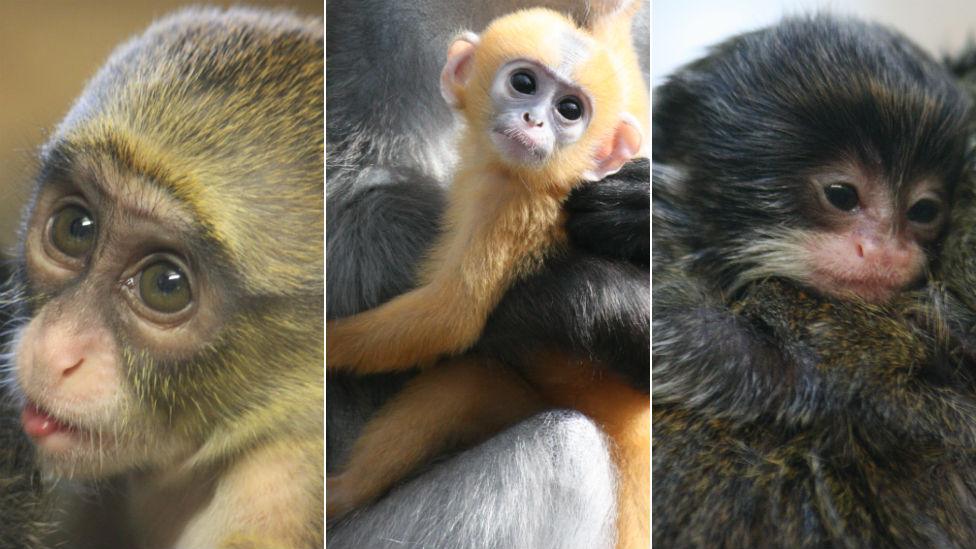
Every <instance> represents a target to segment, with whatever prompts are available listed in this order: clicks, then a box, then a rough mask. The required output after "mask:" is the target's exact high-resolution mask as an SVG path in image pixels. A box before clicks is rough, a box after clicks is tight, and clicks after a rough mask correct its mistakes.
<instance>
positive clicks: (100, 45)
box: [0, 0, 323, 253]
mask: <svg viewBox="0 0 976 549" xmlns="http://www.w3.org/2000/svg"><path fill="white" fill-rule="evenodd" d="M200 3H201V2H196V3H194V2H190V1H186V0H181V1H177V0H151V1H149V0H112V1H106V0H99V1H86V2H79V1H69V0H0V253H5V252H7V251H9V250H10V248H11V247H12V245H13V244H14V239H15V235H16V230H17V225H18V223H19V221H20V209H21V207H22V206H23V203H24V200H25V199H26V197H27V195H28V193H29V191H30V184H31V178H32V176H33V170H34V168H35V166H36V162H35V151H36V150H37V149H38V147H39V146H40V145H41V143H43V140H44V138H45V136H46V135H47V133H48V132H49V131H50V129H51V128H53V127H54V125H55V124H56V123H57V122H58V120H59V119H60V118H61V117H62V116H63V115H64V114H65V113H66V112H67V111H68V108H69V107H70V106H71V102H72V101H73V100H74V98H75V97H76V96H77V95H78V94H79V93H80V92H81V90H82V88H83V87H84V85H85V82H86V80H87V79H88V78H89V77H90V76H92V75H93V74H94V73H95V71H96V70H97V69H98V67H99V66H100V65H101V64H102V62H103V61H104V60H105V59H106V58H107V57H108V55H109V53H110V52H111V51H112V49H113V48H114V47H115V46H116V45H118V44H119V43H121V42H122V41H124V40H125V39H126V38H128V37H130V36H133V35H135V34H138V33H139V32H140V31H141V30H142V29H144V28H145V27H146V26H147V25H148V24H149V23H150V22H151V21H152V20H153V19H155V18H157V17H159V16H161V15H164V14H166V13H168V12H170V11H172V10H174V9H177V8H179V7H182V6H189V5H194V4H197V5H198V4H200ZM209 3H210V4H213V5H221V6H228V5H232V4H235V3H240V2H220V1H217V2H209ZM247 4H248V5H252V6H279V7H287V8H291V9H294V10H295V11H297V12H299V13H303V14H311V15H320V16H321V15H322V13H323V2H322V1H321V0H311V1H301V0H294V1H282V2H271V1H254V0H249V1H247Z"/></svg>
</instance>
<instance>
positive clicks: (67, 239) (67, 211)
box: [50, 206, 95, 257]
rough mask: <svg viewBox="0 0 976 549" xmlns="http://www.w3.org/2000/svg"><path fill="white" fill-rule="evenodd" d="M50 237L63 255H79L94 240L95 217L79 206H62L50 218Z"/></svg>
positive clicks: (83, 252) (83, 253)
mask: <svg viewBox="0 0 976 549" xmlns="http://www.w3.org/2000/svg"><path fill="white" fill-rule="evenodd" d="M50 239H51V243H52V244H54V247H55V248H57V249H58V250H60V251H61V252H62V253H64V254H65V255H67V256H69V257H81V256H83V255H85V254H87V253H88V250H90V249H91V247H92V244H93V243H94V242H95V219H94V218H93V217H92V215H91V214H90V213H88V210H86V209H84V208H82V207H80V206H67V207H65V208H62V209H61V210H60V211H58V213H56V214H54V217H53V218H52V220H51V229H50Z"/></svg>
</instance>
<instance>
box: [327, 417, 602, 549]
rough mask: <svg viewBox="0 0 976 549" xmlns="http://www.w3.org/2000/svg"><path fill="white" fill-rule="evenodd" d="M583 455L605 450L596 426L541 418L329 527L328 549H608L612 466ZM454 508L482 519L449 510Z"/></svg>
mask: <svg viewBox="0 0 976 549" xmlns="http://www.w3.org/2000/svg"><path fill="white" fill-rule="evenodd" d="M584 448H588V449H592V450H597V449H598V450H600V451H601V452H603V453H605V452H606V451H607V448H606V440H605V438H604V435H603V433H602V432H601V431H600V430H599V429H598V428H597V427H596V426H595V425H593V423H592V422H590V421H589V420H587V419H586V418H584V417H582V416H580V415H579V414H576V413H571V412H566V411H554V412H546V413H543V414H539V415H537V416H535V417H533V418H531V419H529V420H527V421H525V422H523V423H521V424H519V425H518V426H516V427H514V428H512V429H509V430H508V431H505V432H504V433H502V434H500V435H498V436H496V437H495V438H494V439H492V440H491V441H489V442H487V443H485V444H483V445H482V446H478V447H475V448H472V449H470V450H468V451H466V452H463V453H461V454H459V455H457V456H455V457H453V458H452V459H450V460H448V461H445V462H442V463H440V464H438V465H436V466H435V467H433V468H431V469H430V470H428V471H426V472H425V473H424V474H423V475H421V476H420V477H418V478H416V479H415V480H414V481H413V482H410V483H408V484H406V485H403V486H401V487H400V488H398V489H396V490H394V491H393V492H392V493H391V494H390V495H389V496H388V497H387V498H386V499H384V500H382V501H381V502H379V503H378V504H376V505H374V506H373V507H370V508H367V509H365V510H363V511H361V512H359V513H357V514H355V515H353V516H352V517H351V518H350V520H349V521H348V522H344V523H341V524H338V525H336V526H334V527H333V528H331V529H330V530H329V547H350V548H352V547H369V548H370V549H383V548H390V549H393V548H427V547H431V548H433V547H436V548H444V549H451V548H458V549H460V548H467V547H479V548H492V549H495V548H497V549H509V548H512V547H531V548H533V549H550V548H551V549H562V548H567V547H578V548H581V549H582V548H586V549H600V548H610V547H612V546H613V543H612V539H613V536H612V534H613V526H614V522H613V517H614V515H613V507H614V495H615V490H614V486H613V484H612V483H610V482H607V479H608V478H612V476H613V470H612V466H611V464H610V462H608V461H607V460H606V459H605V458H602V459H595V460H594V459H591V458H590V455H589V452H586V451H580V449H584ZM594 453H596V452H594ZM570 479H571V481H568V480H570ZM404 505H410V506H409V507H404ZM458 508H467V509H470V511H471V512H478V513H480V520H456V519H458V518H463V516H460V515H455V514H453V513H450V512H447V513H446V512H445V511H449V510H451V509H458ZM601 510H602V515H595V516H594V515H593V514H592V513H594V512H600V511H601Z"/></svg>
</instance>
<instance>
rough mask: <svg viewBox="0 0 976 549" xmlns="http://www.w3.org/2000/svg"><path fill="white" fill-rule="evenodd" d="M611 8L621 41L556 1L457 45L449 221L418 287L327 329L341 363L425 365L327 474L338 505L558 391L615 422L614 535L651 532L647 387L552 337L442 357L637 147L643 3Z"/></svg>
mask: <svg viewBox="0 0 976 549" xmlns="http://www.w3.org/2000/svg"><path fill="white" fill-rule="evenodd" d="M633 11H636V10H633ZM608 17H609V16H608ZM613 17H617V18H618V21H617V23H618V24H622V25H624V26H626V28H627V29H628V30H627V31H626V32H625V33H624V36H625V37H626V40H627V42H626V46H623V45H622V44H621V43H620V41H619V40H615V41H613V42H614V43H609V42H608V41H607V40H604V38H605V36H604V34H605V35H606V36H609V35H610V34H612V32H611V31H610V29H611V27H612V26H611V25H609V24H602V25H601V24H599V23H598V24H596V25H594V26H593V28H592V29H591V30H586V29H581V28H580V27H578V26H576V25H575V24H574V23H573V22H572V21H571V20H569V19H568V18H566V17H564V16H562V15H559V14H557V13H556V12H553V11H549V10H545V9H534V10H526V11H521V12H516V13H514V14H511V15H508V16H505V17H502V18H499V19H497V20H495V21H494V22H492V24H490V25H489V26H488V28H487V29H485V31H484V32H483V33H482V35H481V36H480V37H479V36H476V35H474V34H471V33H465V34H464V35H462V36H461V37H460V38H459V39H458V40H456V41H455V42H454V43H453V44H452V45H451V46H450V48H449V50H448V60H447V63H446V64H445V66H444V69H443V71H442V74H441V91H442V94H443V95H444V98H445V99H446V100H447V101H448V103H450V104H451V105H452V106H453V107H454V108H456V109H457V110H458V111H459V112H460V113H461V114H462V115H463V117H464V120H465V122H466V129H465V133H464V135H463V136H462V139H461V142H460V157H461V162H460V164H459V168H458V171H457V173H456V175H455V178H454V182H453V185H452V187H451V190H450V201H449V206H448V210H447V219H446V228H445V230H444V232H443V234H442V236H441V238H440V240H439V241H438V243H437V245H436V246H435V247H434V249H433V250H432V251H431V253H430V255H429V257H428V259H427V261H426V263H425V265H424V268H423V270H422V274H421V281H420V285H419V286H418V287H417V288H416V289H414V290H413V291H410V292H408V293H406V294H403V295H401V296H399V297H397V298H395V299H393V300H391V301H389V302H387V303H386V304H384V305H382V306H380V307H377V308H375V309H372V310H369V311H366V312H364V313H361V314H358V315H355V316H352V317H349V318H344V319H340V320H337V321H334V322H331V323H329V324H328V325H327V332H326V360H327V367H328V368H329V369H330V370H336V369H347V370H350V371H353V372H356V373H361V374H367V373H374V372H382V371H392V370H402V369H407V368H412V367H416V366H418V365H419V366H429V367H428V368H426V369H425V370H424V371H423V372H422V373H421V374H419V375H418V376H417V377H416V378H414V379H413V380H412V381H411V382H410V383H409V384H408V385H407V387H406V388H405V389H404V390H403V391H402V392H401V393H400V394H399V395H397V396H396V397H395V398H394V399H393V400H392V401H391V402H389V403H388V404H387V405H386V406H384V407H383V408H382V409H381V410H380V412H379V413H378V414H377V415H376V417H374V418H372V419H371V421H370V422H369V423H368V424H367V426H366V428H365V429H364V431H363V434H362V435H361V436H360V438H359V439H358V440H357V442H356V444H355V446H354V447H353V449H352V450H351V452H350V455H349V458H348V460H347V463H346V464H345V467H344V469H343V470H342V473H341V474H339V475H337V476H335V477H332V478H330V479H328V481H327V490H326V497H327V502H328V506H327V512H328V515H329V516H330V517H335V516H337V515H339V514H342V513H344V512H346V511H348V510H350V509H352V508H355V507H357V506H360V505H362V504H365V503H367V502H369V501H371V500H373V499H375V498H376V497H378V496H380V495H382V493H383V492H384V491H386V490H387V489H388V488H389V487H390V486H391V485H392V484H394V483H395V482H396V481H398V480H400V479H401V478H403V476H405V475H406V474H408V473H409V472H410V471H412V470H413V469H414V468H415V467H417V466H418V465H421V464H422V463H424V462H426V461H427V460H429V459H430V458H432V457H433V456H435V455H437V454H438V453H440V452H442V451H444V450H445V449H447V448H449V447H452V446H456V445H459V444H469V443H472V442H476V441H478V440H480V439H482V438H484V437H486V436H488V435H490V434H491V433H493V432H496V431H498V430H499V429H501V428H503V427H505V426H507V425H510V424H512V423H513V422H515V421H518V420H520V419H522V418H524V417H526V416H528V415H530V414H532V413H534V412H536V411H538V410H540V409H541V408H543V407H547V406H553V405H558V406H569V407H574V408H577V409H579V410H581V411H583V412H584V413H586V414H588V415H590V417H592V418H593V419H594V420H595V421H596V422H597V423H598V424H600V425H601V427H602V428H603V429H604V430H605V431H606V432H607V433H608V435H609V436H610V438H611V440H612V442H613V449H612V452H613V454H614V458H615V461H616V463H617V468H618V471H619V478H620V482H619V486H618V493H619V497H618V542H617V543H618V547H643V546H646V545H647V540H648V539H649V534H648V528H647V521H648V518H647V513H648V511H647V510H648V501H647V499H648V498H647V494H646V492H647V490H648V482H649V463H648V462H647V461H648V459H647V453H648V447H649V429H650V424H649V418H650V411H649V403H648V401H647V396H646V395H643V394H641V393H639V392H638V391H635V390H634V389H632V388H631V387H630V386H628V385H627V384H626V383H625V382H623V381H622V380H619V379H617V378H616V377H614V374H612V373H611V372H607V371H604V370H601V369H600V368H598V367H597V366H596V365H593V364H590V363H589V362H586V361H582V360H577V359H575V358H574V357H570V356H566V355H564V354H561V353H555V352H551V351H545V350H542V349H540V352H539V353H538V354H536V355H534V356H532V357H524V360H523V364H522V365H520V367H519V371H518V372H516V371H515V370H514V369H508V368H505V367H503V366H502V365H500V364H496V363H493V362H492V361H491V360H490V359H488V358H486V357H483V356H477V355H474V354H467V355H464V356H462V357H456V358H451V359H447V360H445V361H442V362H440V363H437V364H436V365H433V364H434V363H435V362H436V361H437V360H438V359H439V358H441V357H444V356H455V355H458V354H460V353H462V352H464V351H466V350H468V349H469V348H470V347H471V346H472V345H473V344H474V343H475V342H476V341H477V339H478V338H479V336H480V335H481V332H482V330H483V329H484V326H485V323H486V321H487V318H488V316H489V314H490V313H491V311H492V310H493V309H494V308H495V307H496V305H497V304H498V302H499V301H500V299H501V297H502V295H503V294H504V293H505V292H506V290H507V289H508V288H509V287H510V286H511V285H512V283H513V282H514V281H516V280H517V279H519V278H520V277H522V276H525V275H526V274H528V273H531V272H532V271H534V270H535V269H536V268H538V266H539V265H540V264H541V261H542V260H543V259H544V258H545V257H546V255H547V254H550V253H552V252H553V251H554V250H558V249H559V248H560V247H561V246H563V245H564V242H565V234H564V229H563V213H562V203H563V201H564V200H565V199H566V198H567V196H568V195H569V193H570V191H571V190H572V189H573V188H574V187H576V186H577V185H579V184H580V183H582V182H583V181H585V180H589V181H598V180H600V179H602V178H603V177H605V176H607V175H609V174H612V173H614V172H616V171H617V170H619V169H620V168H621V166H623V164H624V163H626V162H627V161H628V160H630V159H631V158H632V157H633V156H634V155H636V154H638V151H640V148H641V141H642V135H643V129H644V128H646V102H647V95H646V89H645V88H644V85H643V80H642V78H641V76H640V72H639V70H638V69H637V68H636V67H637V65H636V57H635V56H634V54H633V50H632V47H631V46H630V44H629V37H630V33H629V25H630V17H632V13H627V14H621V13H618V14H617V15H615V16H613ZM620 48H623V49H624V50H626V51H623V52H621V51H617V50H619V49H620ZM635 97H636V99H635ZM632 105H633V106H636V107H635V108H633V109H632V108H631V106H632ZM630 110H638V113H637V115H636V117H635V115H634V114H633V113H631V112H629V111H630ZM638 117H640V121H639V120H638Z"/></svg>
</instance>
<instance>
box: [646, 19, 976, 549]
mask: <svg viewBox="0 0 976 549" xmlns="http://www.w3.org/2000/svg"><path fill="white" fill-rule="evenodd" d="M658 97H659V99H658V101H659V102H658V103H657V104H656V105H655V109H656V110H655V130H654V131H655V161H656V164H655V167H654V169H655V173H654V198H655V203H654V208H655V211H654V229H655V252H654V253H655V257H654V260H655V263H654V273H655V279H654V280H655V282H654V305H655V309H654V328H655V332H654V333H655V340H654V373H653V382H654V395H653V396H654V399H655V400H654V427H655V439H654V487H655V493H654V503H653V507H654V517H655V519H654V521H655V524H654V541H655V542H657V543H659V544H661V545H664V546H668V547H711V546H723V545H729V546H760V547H762V546H770V547H821V546H834V545H836V546H845V547H929V546H944V547H965V546H968V545H969V544H970V543H971V540H972V539H973V535H974V532H976V520H974V517H973V514H972V508H973V507H972V502H973V501H974V499H973V494H976V477H974V475H973V473H972V471H973V470H974V469H973V460H972V457H971V456H972V449H973V448H974V443H976V399H974V394H976V392H974V385H973V376H972V374H971V368H972V366H973V364H974V360H973V359H974V355H973V354H972V351H971V347H970V350H969V351H967V350H966V346H967V343H966V341H967V339H966V336H965V335H964V334H966V333H967V332H968V333H969V334H970V336H969V337H971V333H972V330H973V327H974V326H976V323H974V322H973V321H972V318H973V316H972V310H971V309H969V308H968V307H966V306H964V305H960V301H962V302H963V303H969V304H970V306H971V304H972V298H971V296H972V292H973V289H972V287H971V283H972V280H973V278H972V277H973V275H972V273H973V272H976V271H974V266H976V264H974V261H973V257H974V252H973V248H972V247H971V246H970V247H969V248H967V247H966V246H963V245H960V244H961V243H962V242H966V241H970V242H971V238H972V234H973V228H974V227H976V211H974V210H973V209H972V208H973V206H972V203H971V202H966V201H964V200H962V199H961V197H964V196H965V195H966V194H967V193H968V194H971V193H972V190H971V189H972V185H973V184H974V183H973V180H972V179H971V174H970V172H969V171H968V170H966V169H965V162H964V160H965V151H966V142H967V137H968V134H967V124H968V119H969V118H968V117H969V110H968V109H969V103H970V102H969V100H968V99H967V98H966V97H965V95H964V94H963V93H962V92H961V90H960V89H959V88H958V87H957V85H956V84H955V82H953V80H952V79H951V77H950V76H949V75H948V73H947V72H946V71H945V70H944V68H943V67H941V66H940V65H939V64H937V63H936V62H934V61H933V60H931V59H930V58H929V57H928V56H927V55H925V54H924V53H923V52H921V51H920V50H919V49H918V48H917V47H915V46H914V45H913V44H911V43H910V42H909V41H908V40H906V39H905V38H904V37H902V36H900V35H898V34H896V33H894V32H892V31H890V30H888V29H886V28H883V27H880V26H876V25H870V24H865V23H861V22H857V21H852V20H838V19H833V18H828V17H815V18H805V19H791V20H787V21H785V22H783V23H781V24H779V25H777V26H774V27H771V28H768V29H764V30H761V31H757V32H755V33H750V34H746V35H742V36H739V37H736V38H734V39H732V40H730V41H728V42H726V43H724V44H722V45H720V46H718V47H716V48H715V49H714V50H713V51H712V53H711V54H710V55H709V56H707V57H706V58H704V59H702V60H700V61H698V62H695V63H693V64H691V65H689V66H688V67H686V68H685V69H682V70H681V71H679V72H678V73H677V74H676V75H675V76H674V77H672V79H671V80H670V81H669V82H668V83H666V84H665V85H664V86H662V88H661V90H660V94H659V96H658ZM659 123H660V124H661V125H660V126H658V124H659ZM659 151H660V153H661V154H660V156H658V152H659ZM723 193H724V197H722V199H721V201H720V200H719V199H720V195H722V194H723ZM954 201H955V202H957V204H955V205H954V206H953V210H952V211H951V212H950V208H949V205H950V204H953V202H954ZM950 215H951V216H952V217H951V219H952V228H951V229H950V230H951V233H950V238H949V240H948V241H947V242H946V247H945V248H944V249H943V248H942V247H941V246H940V244H941V243H942V240H943V236H944V233H945V230H946V227H947V226H948V225H949V223H948V220H949V219H950ZM723 234H727V236H723ZM716 239H717V240H716ZM940 250H941V251H942V253H941V255H940V254H939V252H940ZM825 255H829V256H832V257H825ZM934 260H938V263H937V264H936V265H935V275H936V277H937V278H944V279H945V280H946V282H947V283H948V284H949V285H950V290H951V291H950V292H948V293H944V292H941V291H939V290H938V286H934V287H933V288H934V290H922V291H919V292H914V291H907V292H906V289H908V290H910V289H911V288H912V287H913V286H915V285H916V284H920V283H922V282H923V281H924V279H925V277H926V274H927V273H928V270H929V265H930V263H931V262H932V261H934ZM950 265H953V266H952V267H951V269H952V271H953V272H948V271H945V268H946V267H948V266H950ZM965 272H968V273H969V274H968V275H966V274H963V273H965ZM964 281H968V282H964ZM967 286H968V287H967ZM967 295H968V296H969V297H968V298H967V299H968V301H967V300H966V299H961V296H967ZM967 319H968V320H967Z"/></svg>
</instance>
